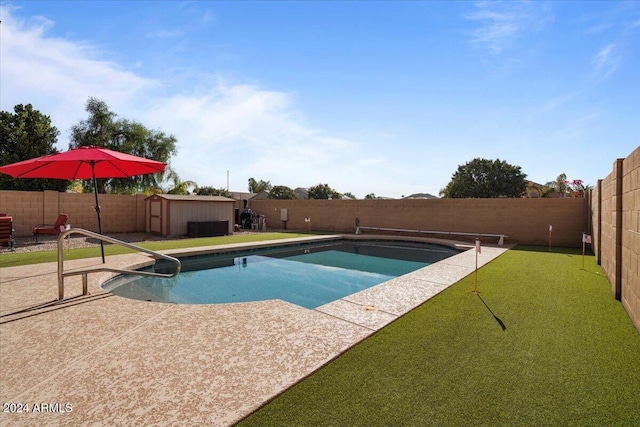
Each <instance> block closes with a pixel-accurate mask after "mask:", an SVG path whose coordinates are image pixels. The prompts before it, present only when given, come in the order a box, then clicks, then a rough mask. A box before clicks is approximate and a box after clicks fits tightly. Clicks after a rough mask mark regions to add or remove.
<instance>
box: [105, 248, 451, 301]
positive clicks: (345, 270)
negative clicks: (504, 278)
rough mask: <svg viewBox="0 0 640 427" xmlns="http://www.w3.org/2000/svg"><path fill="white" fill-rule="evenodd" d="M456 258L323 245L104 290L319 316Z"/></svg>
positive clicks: (188, 263) (195, 265) (436, 251)
mask: <svg viewBox="0 0 640 427" xmlns="http://www.w3.org/2000/svg"><path fill="white" fill-rule="evenodd" d="M455 253H458V251H457V250H455V249H452V248H448V247H445V246H439V245H426V244H407V243H400V244H399V243H397V242H394V243H393V244H384V243H381V242H375V243H367V244H362V243H349V242H342V241H341V242H337V243H330V244H327V243H323V244H317V245H304V246H296V247H287V248H276V249H272V250H263V251H255V252H254V253H240V254H238V253H236V254H233V253H232V254H223V255H210V256H204V257H203V256H199V257H193V258H192V259H182V260H181V261H182V262H183V272H181V273H180V274H179V275H178V276H176V277H175V278H170V279H163V278H153V277H140V276H121V277H118V278H115V279H112V280H110V281H108V282H107V283H105V285H103V287H104V288H105V289H107V290H108V291H110V292H111V293H113V294H116V295H120V296H123V297H127V298H134V299H140V300H148V301H161V302H171V303H179V304H212V303H233V302H247V301H262V300H267V299H281V300H284V301H288V302H291V303H293V304H297V305H300V306H302V307H306V308H316V307H319V306H321V305H323V304H326V303H329V302H331V301H335V300H337V299H340V298H342V297H345V296H347V295H350V294H353V293H355V292H358V291H361V290H363V289H367V288H369V287H371V286H375V285H378V284H380V283H383V282H386V281H388V280H391V279H393V278H394V277H397V276H401V275H403V274H407V273H409V272H411V271H414V270H417V269H419V268H422V267H425V266H427V265H429V264H431V263H433V262H436V261H439V260H441V259H444V258H446V257H448V256H451V255H454V254H455Z"/></svg>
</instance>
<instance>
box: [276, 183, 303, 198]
mask: <svg viewBox="0 0 640 427" xmlns="http://www.w3.org/2000/svg"><path fill="white" fill-rule="evenodd" d="M269 198H270V199H278V200H294V199H297V198H298V197H297V196H296V193H294V191H293V190H292V189H291V188H289V187H286V186H284V185H276V186H274V187H273V188H272V189H271V191H270V192H269Z"/></svg>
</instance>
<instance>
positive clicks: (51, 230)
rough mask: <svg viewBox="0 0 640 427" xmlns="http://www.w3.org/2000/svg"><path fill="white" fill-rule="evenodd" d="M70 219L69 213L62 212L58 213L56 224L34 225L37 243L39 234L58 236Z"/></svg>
mask: <svg viewBox="0 0 640 427" xmlns="http://www.w3.org/2000/svg"><path fill="white" fill-rule="evenodd" d="M68 219H69V215H67V214H63V213H61V214H60V215H58V219H57V220H56V223H55V224H53V225H46V224H38V225H36V226H35V227H33V235H34V236H35V238H36V243H37V242H38V235H39V234H47V235H50V236H57V235H58V234H60V232H61V228H64V226H65V225H66V224H67V220H68Z"/></svg>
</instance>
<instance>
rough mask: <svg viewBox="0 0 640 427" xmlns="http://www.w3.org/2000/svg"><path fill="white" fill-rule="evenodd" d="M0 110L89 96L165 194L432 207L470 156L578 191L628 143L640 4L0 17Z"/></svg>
mask: <svg viewBox="0 0 640 427" xmlns="http://www.w3.org/2000/svg"><path fill="white" fill-rule="evenodd" d="M0 8H1V9H0V14H1V16H0V19H1V20H2V23H1V24H0V85H1V86H0V87H1V91H0V107H1V109H2V110H5V111H12V110H13V107H14V106H15V105H16V104H28V103H30V104H32V105H33V106H34V108H36V109H38V110H39V111H41V112H42V113H44V114H46V115H48V116H50V117H51V119H52V121H53V124H54V125H55V126H56V127H57V128H58V129H59V130H60V132H61V134H60V137H59V139H58V144H57V147H58V148H59V149H60V150H66V149H67V148H68V143H69V130H70V127H71V126H72V125H74V124H76V123H78V122H79V121H80V120H83V119H85V118H86V117H87V113H86V111H85V110H84V106H85V103H86V101H87V99H88V98H89V97H92V96H93V97H96V98H98V99H101V100H103V101H105V102H107V104H109V106H110V108H111V110H112V111H113V112H115V113H116V114H118V116H119V117H122V118H126V119H130V120H138V121H140V122H141V123H143V124H144V125H145V126H147V127H149V128H153V129H159V130H162V131H164V132H166V133H168V134H173V135H175V136H176V138H177V139H178V155H177V156H176V157H174V158H173V159H172V160H171V165H172V167H173V168H174V169H175V170H176V172H177V173H178V174H179V176H180V179H181V180H183V181H186V180H191V181H195V182H197V183H198V184H199V185H201V186H213V187H216V188H223V187H226V186H227V171H229V187H230V190H232V191H246V189H247V180H248V179H249V178H251V177H253V178H255V179H257V180H265V181H270V182H271V184H273V185H286V186H289V187H292V188H295V187H310V186H312V185H316V184H320V183H326V184H329V185H330V186H331V187H333V188H335V189H336V190H338V191H339V192H343V193H344V192H351V193H353V194H355V195H356V196H357V197H359V198H362V197H364V196H365V195H366V194H369V193H375V194H376V195H378V196H388V197H401V196H403V195H409V194H412V193H418V192H426V193H431V194H434V195H437V194H438V193H439V191H440V189H442V188H443V187H445V186H446V185H447V183H448V182H449V181H450V179H451V176H452V174H453V173H454V172H455V171H456V170H457V168H458V166H459V165H462V164H464V163H467V162H468V161H470V160H472V159H474V158H476V157H481V158H487V159H498V158H499V159H501V160H504V161H507V162H508V163H511V164H513V165H517V166H520V167H521V168H522V171H523V172H524V173H525V174H527V176H528V179H530V180H533V181H535V182H539V183H545V182H548V181H552V180H554V179H555V178H556V177H557V176H558V175H559V174H561V173H566V174H567V177H568V178H569V179H582V180H584V181H585V183H586V184H590V185H595V184H596V183H597V180H598V179H600V178H604V177H605V176H606V175H607V174H609V173H610V172H611V168H612V164H613V162H614V161H615V159H617V158H620V157H626V156H627V155H628V154H630V153H631V152H632V151H633V150H634V149H636V148H637V147H638V145H639V144H640V55H639V54H640V2H637V1H635V2H616V1H603V2H598V1H585V2H580V1H564V2H544V1H535V2H520V1H504V2H499V1H479V2H465V1H452V2H436V1H426V2H420V1H406V2H404V1H393V2H385V1H348V2H347V1H345V2H341V1H327V2H323V1H305V2H303V1H278V2H276V1H248V2H243V1H233V2H224V1H158V2H154V1H34V0H30V1H3V2H2V6H0Z"/></svg>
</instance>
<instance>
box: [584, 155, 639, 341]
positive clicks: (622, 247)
mask: <svg viewBox="0 0 640 427" xmlns="http://www.w3.org/2000/svg"><path fill="white" fill-rule="evenodd" d="M590 216H591V217H592V218H593V243H594V247H593V249H594V252H595V255H596V259H597V261H598V264H600V265H601V266H602V269H603V270H604V272H605V274H606V275H607V278H608V279H609V283H610V284H611V294H612V295H613V297H614V298H615V299H617V300H619V301H621V302H622V305H623V306H624V308H625V310H626V311H627V313H629V317H631V320H632V321H633V323H634V325H635V326H636V329H638V331H640V147H639V148H637V149H636V150H635V151H634V152H633V153H631V154H630V155H629V156H628V157H627V158H625V159H618V160H616V161H615V162H614V163H613V170H612V172H611V173H610V174H609V175H608V176H607V177H606V178H604V179H601V180H599V181H598V184H597V186H596V188H595V189H594V191H593V192H592V194H591V203H590Z"/></svg>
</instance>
